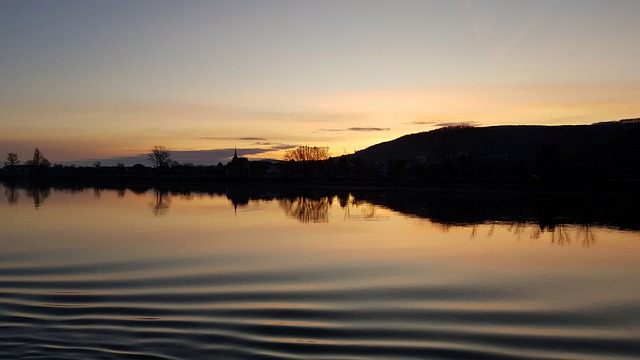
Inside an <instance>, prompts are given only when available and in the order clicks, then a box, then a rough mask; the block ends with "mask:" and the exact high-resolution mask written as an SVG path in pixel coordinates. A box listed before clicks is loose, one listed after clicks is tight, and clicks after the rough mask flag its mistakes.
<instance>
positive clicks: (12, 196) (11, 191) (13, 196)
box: [4, 184, 20, 204]
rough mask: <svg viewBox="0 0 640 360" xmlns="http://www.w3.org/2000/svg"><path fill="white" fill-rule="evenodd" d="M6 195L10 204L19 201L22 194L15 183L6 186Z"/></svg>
mask: <svg viewBox="0 0 640 360" xmlns="http://www.w3.org/2000/svg"><path fill="white" fill-rule="evenodd" d="M4 195H5V196H6V197H7V200H9V204H17V203H18V198H19V197H20V195H19V194H18V191H17V190H16V187H15V186H14V185H13V184H11V185H9V186H5V187H4Z"/></svg>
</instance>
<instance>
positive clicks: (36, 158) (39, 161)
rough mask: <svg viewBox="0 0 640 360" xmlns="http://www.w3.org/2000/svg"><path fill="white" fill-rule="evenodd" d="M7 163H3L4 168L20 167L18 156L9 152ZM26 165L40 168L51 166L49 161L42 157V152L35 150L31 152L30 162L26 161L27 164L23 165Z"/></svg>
mask: <svg viewBox="0 0 640 360" xmlns="http://www.w3.org/2000/svg"><path fill="white" fill-rule="evenodd" d="M6 159H7V161H5V162H4V165H5V166H11V167H13V166H16V165H20V160H19V159H18V154H16V153H13V152H10V153H8V154H7V158H6ZM25 164H26V165H32V166H42V167H50V166H51V162H49V160H47V158H45V157H44V155H43V154H42V152H41V151H40V150H39V149H38V148H36V149H35V150H34V151H33V158H32V159H31V160H27V162H26V163H25Z"/></svg>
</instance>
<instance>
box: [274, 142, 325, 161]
mask: <svg viewBox="0 0 640 360" xmlns="http://www.w3.org/2000/svg"><path fill="white" fill-rule="evenodd" d="M330 156H331V154H330V153H329V147H328V146H321V147H318V146H298V147H297V148H295V149H292V150H287V151H286V152H285V153H284V157H283V158H284V160H286V161H296V162H309V161H322V160H327V159H329V157H330Z"/></svg>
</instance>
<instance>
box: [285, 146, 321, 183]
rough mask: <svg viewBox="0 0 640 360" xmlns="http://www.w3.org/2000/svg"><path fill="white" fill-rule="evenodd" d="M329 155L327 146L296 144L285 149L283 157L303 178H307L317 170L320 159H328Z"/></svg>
mask: <svg viewBox="0 0 640 360" xmlns="http://www.w3.org/2000/svg"><path fill="white" fill-rule="evenodd" d="M330 156H331V154H330V153H329V147H328V146H322V147H318V146H298V147H297V148H295V149H292V150H287V151H286V152H285V153H284V156H283V159H284V160H285V161H289V162H290V163H291V164H292V165H293V166H292V168H293V169H294V171H298V172H301V173H302V174H303V176H304V177H305V178H308V177H309V175H310V174H313V173H314V172H315V170H317V168H318V165H319V164H320V163H321V162H322V161H325V160H328V159H329V157H330ZM325 170H326V168H325Z"/></svg>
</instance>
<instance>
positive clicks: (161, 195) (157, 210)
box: [151, 190, 171, 216]
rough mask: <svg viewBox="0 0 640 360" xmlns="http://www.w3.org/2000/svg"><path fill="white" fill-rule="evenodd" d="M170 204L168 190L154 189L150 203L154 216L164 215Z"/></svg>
mask: <svg viewBox="0 0 640 360" xmlns="http://www.w3.org/2000/svg"><path fill="white" fill-rule="evenodd" d="M169 205H171V195H169V192H168V191H163V190H154V201H153V202H152V203H151V208H152V209H153V214H154V215H155V216H160V215H164V214H166V213H167V211H168V210H169Z"/></svg>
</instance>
